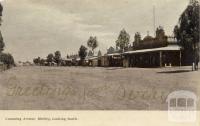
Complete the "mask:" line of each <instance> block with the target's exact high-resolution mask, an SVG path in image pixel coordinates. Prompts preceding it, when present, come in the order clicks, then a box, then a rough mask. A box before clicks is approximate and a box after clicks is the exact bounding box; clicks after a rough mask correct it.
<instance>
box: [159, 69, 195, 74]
mask: <svg viewBox="0 0 200 126" xmlns="http://www.w3.org/2000/svg"><path fill="white" fill-rule="evenodd" d="M186 72H192V70H173V71H162V72H157V73H160V74H173V73H186Z"/></svg>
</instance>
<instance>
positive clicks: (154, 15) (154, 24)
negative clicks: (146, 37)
mask: <svg viewBox="0 0 200 126" xmlns="http://www.w3.org/2000/svg"><path fill="white" fill-rule="evenodd" d="M155 11H156V9H155V5H153V31H154V37H156V12H155Z"/></svg>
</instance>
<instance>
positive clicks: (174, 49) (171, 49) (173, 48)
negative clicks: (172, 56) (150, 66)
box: [123, 45, 181, 54]
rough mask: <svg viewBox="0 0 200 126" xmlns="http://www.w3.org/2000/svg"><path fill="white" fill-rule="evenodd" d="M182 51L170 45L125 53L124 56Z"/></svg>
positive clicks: (179, 47) (176, 46) (178, 47)
mask: <svg viewBox="0 0 200 126" xmlns="http://www.w3.org/2000/svg"><path fill="white" fill-rule="evenodd" d="M180 50H181V46H178V45H170V46H166V47H161V48H153V49H142V50H135V51H128V52H124V53H123V54H134V53H145V52H156V51H180Z"/></svg>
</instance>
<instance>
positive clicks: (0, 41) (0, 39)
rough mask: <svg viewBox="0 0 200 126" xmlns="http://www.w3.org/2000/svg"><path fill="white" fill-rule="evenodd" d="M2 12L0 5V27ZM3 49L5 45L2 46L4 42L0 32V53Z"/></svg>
mask: <svg viewBox="0 0 200 126" xmlns="http://www.w3.org/2000/svg"><path fill="white" fill-rule="evenodd" d="M2 11H3V6H2V5H1V3H0V25H1V22H2V19H1V16H2ZM4 47H5V44H4V41H3V37H2V34H1V32H0V53H1V52H2V51H3V49H4Z"/></svg>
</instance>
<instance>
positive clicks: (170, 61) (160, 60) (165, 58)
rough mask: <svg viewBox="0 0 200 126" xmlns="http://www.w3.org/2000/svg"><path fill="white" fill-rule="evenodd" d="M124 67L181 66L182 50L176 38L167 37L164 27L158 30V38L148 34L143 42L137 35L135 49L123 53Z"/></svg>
mask: <svg viewBox="0 0 200 126" xmlns="http://www.w3.org/2000/svg"><path fill="white" fill-rule="evenodd" d="M122 56H123V66H124V67H163V66H181V65H182V48H181V47H180V46H179V45H178V43H177V41H176V39H175V38H174V37H170V36H166V35H165V32H164V30H163V28H162V27H158V28H157V30H156V37H155V38H154V37H151V36H149V34H147V36H146V37H144V39H143V40H141V39H140V35H139V33H137V34H136V35H135V41H134V42H133V49H132V50H131V51H126V52H124V53H122Z"/></svg>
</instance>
